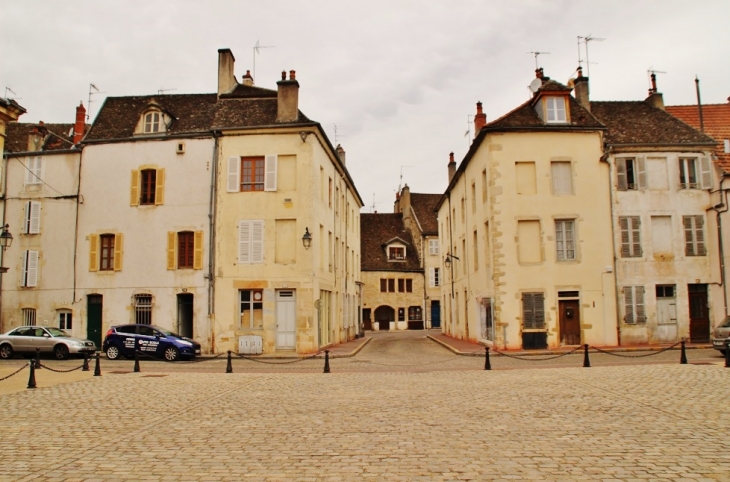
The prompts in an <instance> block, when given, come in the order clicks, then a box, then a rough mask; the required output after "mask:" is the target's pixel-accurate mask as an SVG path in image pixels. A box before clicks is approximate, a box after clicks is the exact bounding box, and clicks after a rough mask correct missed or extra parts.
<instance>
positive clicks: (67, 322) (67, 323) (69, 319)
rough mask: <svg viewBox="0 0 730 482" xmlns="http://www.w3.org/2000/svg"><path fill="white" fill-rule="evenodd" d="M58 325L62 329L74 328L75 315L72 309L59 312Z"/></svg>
mask: <svg viewBox="0 0 730 482" xmlns="http://www.w3.org/2000/svg"><path fill="white" fill-rule="evenodd" d="M58 327H59V328H60V329H62V330H70V329H72V328H73V315H72V314H71V312H70V311H59V312H58Z"/></svg>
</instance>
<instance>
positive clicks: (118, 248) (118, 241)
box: [114, 233, 122, 271]
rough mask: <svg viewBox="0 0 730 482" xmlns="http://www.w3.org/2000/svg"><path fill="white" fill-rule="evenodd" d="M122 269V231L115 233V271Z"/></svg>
mask: <svg viewBox="0 0 730 482" xmlns="http://www.w3.org/2000/svg"><path fill="white" fill-rule="evenodd" d="M121 270H122V233H117V234H115V235H114V271H121Z"/></svg>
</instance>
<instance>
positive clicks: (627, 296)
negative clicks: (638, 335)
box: [623, 286, 646, 324]
mask: <svg viewBox="0 0 730 482" xmlns="http://www.w3.org/2000/svg"><path fill="white" fill-rule="evenodd" d="M623 291H624V308H625V313H624V321H625V322H626V323H628V324H635V323H646V312H645V310H644V287H643V286H624V290H623Z"/></svg>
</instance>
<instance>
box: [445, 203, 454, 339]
mask: <svg viewBox="0 0 730 482" xmlns="http://www.w3.org/2000/svg"><path fill="white" fill-rule="evenodd" d="M448 209H449V210H448V213H449V214H448V216H447V219H448V220H449V249H448V251H447V252H446V255H447V256H450V255H451V254H453V253H452V252H451V251H452V241H453V240H452V235H453V233H452V232H451V223H452V222H453V221H454V220H453V219H451V218H452V217H453V213H452V212H451V191H449V208H448ZM449 280H450V281H451V301H449V331H451V328H452V326H453V324H454V260H453V259H452V260H450V262H449ZM451 335H452V336H453V335H454V334H453V333H451Z"/></svg>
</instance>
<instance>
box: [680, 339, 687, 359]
mask: <svg viewBox="0 0 730 482" xmlns="http://www.w3.org/2000/svg"><path fill="white" fill-rule="evenodd" d="M679 364H680V365H686V364H687V352H686V351H684V338H682V354H681V355H680V356H679Z"/></svg>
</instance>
